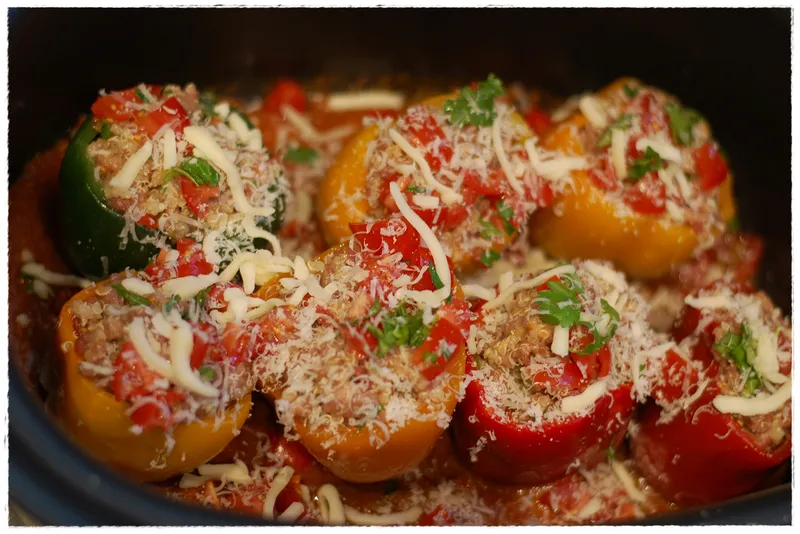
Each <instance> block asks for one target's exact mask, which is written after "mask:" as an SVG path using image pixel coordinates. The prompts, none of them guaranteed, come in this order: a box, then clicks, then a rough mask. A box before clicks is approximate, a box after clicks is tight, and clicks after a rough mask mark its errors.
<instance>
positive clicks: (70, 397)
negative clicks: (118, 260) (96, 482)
mask: <svg viewBox="0 0 800 534" xmlns="http://www.w3.org/2000/svg"><path fill="white" fill-rule="evenodd" d="M103 285H107V284H106V283H104V282H103V283H100V284H99V285H97V286H91V287H89V288H87V289H84V290H82V291H81V292H80V293H78V294H77V295H75V296H74V297H72V299H71V300H70V301H69V302H67V304H65V305H64V307H63V308H62V309H61V314H60V315H59V321H58V345H59V348H60V350H61V354H62V355H63V357H64V360H63V365H64V372H63V376H64V381H63V384H64V386H63V387H64V397H63V399H64V400H63V403H62V405H61V407H60V410H61V412H60V416H61V420H62V421H63V423H64V426H65V428H66V429H67V431H68V432H69V434H70V435H71V436H72V437H73V438H74V439H75V440H76V441H77V442H78V443H79V444H80V445H81V446H82V448H83V449H84V450H86V451H88V452H89V453H90V454H91V455H92V456H94V457H95V458H97V459H98V460H101V461H102V462H104V463H107V464H110V465H112V466H113V467H115V468H116V469H118V470H119V471H122V472H123V473H125V474H127V475H128V476H130V477H131V478H133V479H135V480H139V481H143V482H153V481H159V480H166V479H168V478H171V477H173V476H176V475H179V474H181V473H184V472H187V471H192V470H193V469H195V468H196V467H197V466H199V465H202V464H204V463H206V462H207V461H209V460H211V459H212V458H213V457H214V456H216V455H217V454H218V453H219V452H220V451H221V450H222V449H224V448H225V446H226V445H227V444H228V443H229V442H230V441H231V440H232V439H233V438H234V437H235V435H236V434H237V433H238V431H239V429H240V428H241V427H242V425H244V422H245V421H246V420H247V417H248V416H249V415H250V406H251V395H250V394H247V396H245V397H243V398H242V399H240V400H239V401H238V403H237V404H236V405H235V406H233V407H232V408H230V409H228V410H227V411H226V412H225V414H224V416H223V417H222V419H221V422H220V423H219V425H216V419H215V418H214V417H207V418H205V419H203V420H200V421H197V422H193V423H188V424H180V425H177V426H175V427H174V428H173V430H172V439H174V445H173V447H172V449H171V450H170V451H169V452H167V451H166V437H167V436H166V434H165V433H164V431H163V430H161V429H157V428H154V429H150V430H148V431H145V432H143V433H141V434H134V433H132V432H131V426H133V423H132V422H131V419H130V417H129V416H128V415H127V413H126V412H127V411H128V409H129V405H128V404H127V403H125V402H119V401H117V400H116V399H115V398H114V395H113V394H111V393H109V392H108V391H105V390H103V389H98V388H97V387H96V386H95V384H94V383H93V382H92V380H90V379H89V378H86V377H85V376H83V375H82V374H81V373H80V371H79V370H78V367H79V365H80V362H81V361H82V358H81V356H80V355H79V354H78V353H77V351H76V350H75V342H76V340H77V338H78V336H77V333H76V332H75V326H74V316H73V314H72V312H71V310H70V303H71V302H73V301H76V300H88V299H90V298H91V297H92V296H93V295H94V293H95V291H96V290H97V288H98V287H102V286H103Z"/></svg>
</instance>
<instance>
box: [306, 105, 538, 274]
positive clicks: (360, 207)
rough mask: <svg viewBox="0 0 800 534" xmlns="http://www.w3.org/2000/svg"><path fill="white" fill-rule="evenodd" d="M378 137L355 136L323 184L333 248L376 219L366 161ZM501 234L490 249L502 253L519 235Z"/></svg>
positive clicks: (474, 261) (323, 222) (458, 258)
mask: <svg viewBox="0 0 800 534" xmlns="http://www.w3.org/2000/svg"><path fill="white" fill-rule="evenodd" d="M456 96H457V94H456V93H448V94H444V95H439V96H435V97H432V98H428V99H425V100H423V101H422V102H420V105H425V106H429V107H432V108H436V107H443V106H444V103H445V101H447V100H449V99H451V98H454V97H456ZM514 118H515V120H517V121H518V122H519V123H520V124H521V125H524V127H525V128H526V129H527V123H525V120H524V119H523V118H522V117H521V116H519V115H518V114H516V113H514ZM377 137H378V126H377V125H373V126H369V127H368V128H365V129H363V130H362V131H361V132H359V133H358V134H356V135H355V136H353V137H352V138H351V139H350V140H349V141H348V142H347V143H346V144H345V146H344V148H342V151H341V152H340V153H339V155H338V156H337V158H336V160H335V161H334V163H333V164H332V165H331V166H330V168H329V169H328V172H327V173H326V175H325V177H324V178H323V180H322V181H321V182H320V185H319V193H318V196H317V199H318V202H317V218H318V219H319V221H320V226H321V227H322V233H323V235H324V236H325V240H326V241H327V243H328V244H329V245H331V246H334V245H337V244H339V243H342V242H344V241H346V240H347V239H349V238H350V235H351V234H352V232H351V231H350V224H351V223H361V222H365V221H369V220H373V219H375V215H374V214H373V213H372V210H371V208H370V205H369V202H368V201H367V197H366V194H365V193H366V190H367V176H368V174H369V168H368V167H367V164H366V162H365V160H366V155H367V152H368V150H369V144H370V143H371V142H373V141H375V140H376V139H377ZM501 234H502V235H501V236H499V237H498V239H496V240H494V241H493V242H492V244H491V246H490V247H488V248H490V249H491V250H492V251H493V252H497V253H500V252H502V251H503V250H504V249H505V248H506V247H507V246H508V245H509V244H511V242H512V241H513V240H514V239H515V238H516V237H517V233H516V232H515V233H513V234H508V233H506V232H501ZM451 259H452V260H453V264H454V266H455V269H456V271H457V272H468V271H472V270H474V269H476V268H478V267H482V264H481V262H480V259H479V258H476V257H473V255H470V254H458V255H453V256H452V257H451Z"/></svg>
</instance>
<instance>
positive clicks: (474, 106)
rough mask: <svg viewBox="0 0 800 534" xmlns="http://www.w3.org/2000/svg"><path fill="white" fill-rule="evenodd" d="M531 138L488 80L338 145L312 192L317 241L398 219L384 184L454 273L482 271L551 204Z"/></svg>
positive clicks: (498, 87)
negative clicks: (417, 219)
mask: <svg viewBox="0 0 800 534" xmlns="http://www.w3.org/2000/svg"><path fill="white" fill-rule="evenodd" d="M532 135H533V134H532V133H531V131H530V129H529V128H528V126H527V124H526V123H525V121H524V119H523V118H522V117H521V116H520V115H519V114H518V113H516V112H515V111H514V110H513V109H512V108H511V106H509V105H508V104H507V103H506V102H505V97H504V89H503V86H502V83H501V82H500V80H498V79H497V78H495V77H494V76H492V75H490V76H489V78H488V79H487V80H486V81H484V82H480V83H477V84H473V85H472V86H469V87H465V88H463V89H461V91H460V92H458V93H454V94H450V95H444V96H440V97H436V98H433V99H429V100H426V101H423V102H422V103H421V104H419V105H416V106H413V107H411V108H409V109H408V110H407V111H406V112H405V113H404V114H403V115H402V116H401V117H400V118H399V119H397V120H391V119H388V118H387V119H382V120H378V121H377V123H375V124H373V125H372V126H370V127H368V128H366V129H365V130H363V131H362V132H360V133H359V134H357V135H356V136H355V137H354V138H353V139H352V140H351V141H350V142H349V143H348V144H347V145H345V147H344V148H343V149H342V151H341V153H340V155H339V157H338V158H337V160H336V161H335V162H334V164H333V165H332V166H331V168H330V169H329V170H328V173H327V175H326V177H325V179H324V180H323V181H322V183H321V184H320V192H319V202H318V203H317V209H318V216H319V220H320V222H321V224H322V230H323V233H324V234H325V237H326V239H327V240H328V242H329V243H330V244H335V243H340V242H342V241H343V240H346V239H347V238H348V237H349V236H350V234H351V230H350V227H349V224H350V223H354V222H356V223H361V222H366V221H369V220H374V219H381V218H385V217H387V216H390V215H391V214H393V213H396V212H397V211H398V207H397V203H396V201H395V200H394V198H393V196H392V195H390V194H389V186H390V184H397V185H398V186H399V187H400V190H401V191H402V194H403V196H404V197H405V199H406V200H407V201H408V203H409V204H410V205H411V206H412V207H413V209H414V210H415V211H416V212H417V213H418V214H419V215H420V216H421V217H422V218H423V219H424V220H425V221H426V223H427V224H428V225H429V226H431V227H432V229H433V230H434V232H435V233H436V236H437V237H438V238H439V239H440V240H441V242H442V245H443V246H444V249H445V252H446V253H447V254H448V256H450V257H451V258H452V260H453V264H454V266H455V268H456V270H457V271H466V270H470V269H472V268H475V267H477V266H480V265H481V264H483V265H486V266H490V265H491V264H492V263H494V261H496V260H497V259H498V258H499V257H500V256H499V252H500V251H501V250H503V249H504V248H505V247H506V246H507V245H508V244H509V243H510V242H511V241H512V240H514V239H515V238H516V237H517V236H518V235H519V233H520V231H521V230H522V229H523V228H525V226H526V223H527V221H528V218H529V216H530V214H531V213H532V212H533V211H535V210H536V209H537V208H539V207H540V206H546V205H548V204H549V203H550V202H551V200H552V197H553V193H554V191H553V187H552V186H551V183H554V182H550V181H548V180H545V179H543V178H541V177H540V176H539V174H538V173H536V172H535V171H534V170H533V168H532V166H531V165H530V157H531V156H530V155H529V153H528V150H527V149H526V145H525V142H526V140H530V139H531V137H532ZM531 146H532V145H531Z"/></svg>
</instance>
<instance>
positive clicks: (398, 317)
mask: <svg viewBox="0 0 800 534" xmlns="http://www.w3.org/2000/svg"><path fill="white" fill-rule="evenodd" d="M422 315H423V312H422V310H417V312H416V313H415V314H414V315H411V314H410V313H408V311H407V310H406V306H405V304H400V305H399V306H398V307H397V308H396V309H395V310H393V311H392V312H391V313H388V314H386V316H385V317H384V318H383V319H382V320H381V328H380V329H379V328H378V327H376V326H375V325H374V324H371V323H370V324H368V325H367V330H368V331H369V332H370V333H371V334H372V335H374V336H375V338H376V339H377V340H378V348H377V352H376V355H377V356H378V358H382V357H384V356H386V354H388V353H389V351H390V350H392V349H393V348H395V347H402V346H406V347H412V348H416V347H419V346H420V345H422V343H424V342H425V340H426V339H427V337H428V334H429V333H430V327H429V326H428V325H426V324H425V323H424V322H423V320H422Z"/></svg>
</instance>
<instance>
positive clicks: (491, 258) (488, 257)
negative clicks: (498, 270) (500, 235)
mask: <svg viewBox="0 0 800 534" xmlns="http://www.w3.org/2000/svg"><path fill="white" fill-rule="evenodd" d="M499 259H500V253H499V252H495V251H494V250H491V249H489V250H487V251H485V252H484V253H483V254H482V255H481V263H483V264H484V265H485V266H487V267H491V266H492V265H494V262H496V261H497V260H499Z"/></svg>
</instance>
